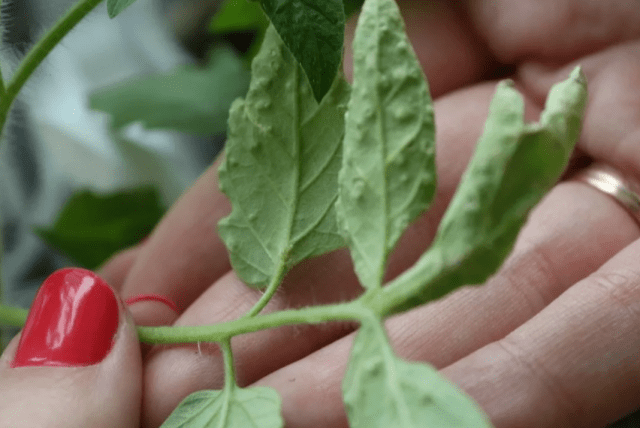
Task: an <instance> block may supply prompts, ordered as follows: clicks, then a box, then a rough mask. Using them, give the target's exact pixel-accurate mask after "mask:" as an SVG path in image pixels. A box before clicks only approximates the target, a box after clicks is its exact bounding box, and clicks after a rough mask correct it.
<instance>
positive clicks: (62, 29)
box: [0, 0, 102, 136]
mask: <svg viewBox="0 0 640 428" xmlns="http://www.w3.org/2000/svg"><path fill="white" fill-rule="evenodd" d="M100 2H102V0H80V1H79V2H78V3H76V4H75V5H74V6H73V7H72V8H71V9H70V10H69V11H68V12H67V13H66V14H65V15H64V16H63V17H62V18H61V19H60V20H59V21H58V22H56V24H55V25H54V26H53V27H52V28H51V29H50V30H49V31H48V32H47V33H46V34H45V36H44V37H43V38H42V39H40V40H39V41H38V42H37V43H36V44H35V45H34V46H33V48H31V50H30V51H29V53H27V56H26V57H25V58H24V59H23V60H22V62H21V63H20V66H18V69H17V70H16V72H15V74H14V75H13V77H12V78H11V80H10V81H9V83H8V84H7V86H6V88H5V91H4V93H3V94H2V97H1V98H0V136H1V135H2V132H3V130H4V125H5V122H6V121H7V115H8V114H9V109H10V108H11V105H12V104H13V101H15V99H16V96H17V95H18V93H19V92H20V90H21V89H22V87H23V86H24V84H25V83H26V81H27V80H28V79H29V77H30V76H31V75H32V74H33V72H34V71H35V69H36V68H38V66H39V65H40V64H41V63H42V61H43V60H44V59H45V58H46V56H47V55H48V54H49V52H51V51H52V50H53V48H54V47H56V45H57V44H58V43H59V42H60V40H62V38H63V37H64V36H66V35H67V33H69V31H71V30H72V29H73V27H75V26H76V24H78V22H80V21H81V20H82V18H84V17H85V16H86V15H87V14H88V13H89V12H91V11H92V10H93V9H94V8H95V7H96V6H97V5H98V4H100Z"/></svg>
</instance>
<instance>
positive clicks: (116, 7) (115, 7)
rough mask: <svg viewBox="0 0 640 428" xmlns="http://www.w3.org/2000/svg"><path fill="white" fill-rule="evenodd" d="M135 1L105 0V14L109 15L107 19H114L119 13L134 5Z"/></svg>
mask: <svg viewBox="0 0 640 428" xmlns="http://www.w3.org/2000/svg"><path fill="white" fill-rule="evenodd" d="M135 1H136V0H107V12H108V13H109V18H112V19H113V18H115V17H116V16H118V15H119V14H120V12H122V11H123V10H125V9H126V8H128V7H129V6H131V5H132V4H133V3H135Z"/></svg>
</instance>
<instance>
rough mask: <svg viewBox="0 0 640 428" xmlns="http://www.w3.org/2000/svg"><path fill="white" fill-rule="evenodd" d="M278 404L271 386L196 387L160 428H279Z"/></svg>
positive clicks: (282, 424)
mask: <svg viewBox="0 0 640 428" xmlns="http://www.w3.org/2000/svg"><path fill="white" fill-rule="evenodd" d="M280 406H281V405H280V397H279V396H278V393H277V392H276V391H275V390H273V389H271V388H265V387H256V388H238V387H233V388H231V389H224V390H222V391H198V392H194V393H193V394H191V395H189V396H188V397H187V398H185V399H184V400H183V401H182V402H181V403H180V405H178V407H177V408H176V409H175V410H174V411H173V413H171V415H170V416H169V418H168V419H167V420H166V421H165V422H164V423H163V424H162V428H187V427H188V428H209V427H217V428H248V427H260V428H282V427H283V426H284V421H283V419H282V415H281V414H280Z"/></svg>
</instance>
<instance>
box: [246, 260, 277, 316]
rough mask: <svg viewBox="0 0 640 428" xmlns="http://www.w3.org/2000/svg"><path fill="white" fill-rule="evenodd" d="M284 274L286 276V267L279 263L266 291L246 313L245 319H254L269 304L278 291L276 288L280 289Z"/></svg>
mask: <svg viewBox="0 0 640 428" xmlns="http://www.w3.org/2000/svg"><path fill="white" fill-rule="evenodd" d="M285 274H286V266H285V264H284V263H281V264H280V268H279V269H278V271H277V272H276V274H275V275H273V278H272V279H271V283H270V284H269V286H268V287H267V288H266V290H264V294H263V295H262V297H260V300H258V301H257V302H256V304H255V305H253V308H251V310H250V311H249V312H247V314H246V315H245V317H247V318H250V317H254V316H256V315H258V314H259V313H260V311H261V310H263V309H264V307H265V306H267V304H268V303H269V301H270V300H271V298H272V297H273V295H274V294H276V291H278V287H280V284H281V283H282V280H283V279H284V275H285Z"/></svg>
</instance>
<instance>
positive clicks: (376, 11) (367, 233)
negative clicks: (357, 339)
mask: <svg viewBox="0 0 640 428" xmlns="http://www.w3.org/2000/svg"><path fill="white" fill-rule="evenodd" d="M353 51H354V73H353V94H352V96H351V100H350V101H349V110H348V113H347V119H346V131H345V132H346V133H345V140H344V159H343V164H342V169H341V171H340V197H339V200H338V205H337V210H338V220H339V223H340V226H341V228H342V229H343V231H344V235H345V237H346V238H347V241H348V244H349V248H350V249H351V257H352V258H353V261H354V265H355V270H356V273H357V274H358V277H359V278H360V282H361V283H362V284H363V285H364V286H365V287H366V288H374V287H379V286H380V285H381V284H382V279H383V276H384V271H385V268H386V262H387V256H388V255H389V253H390V252H391V251H392V250H393V248H394V246H395V244H396V242H397V241H398V239H399V238H400V236H401V235H402V233H403V232H404V231H405V229H406V228H407V226H408V225H409V224H410V222H412V221H413V220H414V219H415V218H416V217H417V216H418V215H419V214H420V213H422V212H423V211H424V210H425V209H426V208H427V207H428V206H429V204H430V202H431V200H432V198H433V195H434V193H435V184H436V177H435V150H434V145H435V143H434V141H435V125H434V118H433V106H432V101H431V96H430V95H429V88H428V86H427V83H426V80H425V77H424V75H423V73H422V69H421V67H420V63H419V61H418V59H417V58H416V55H415V53H414V52H413V49H412V48H411V45H410V44H409V40H408V38H407V36H406V34H405V31H404V23H403V22H402V18H401V16H400V11H399V9H398V6H397V5H396V3H395V1H394V0H368V1H367V2H365V5H364V7H363V9H362V13H361V14H360V20H359V23H358V28H357V29H356V33H355V38H354V42H353Z"/></svg>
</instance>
